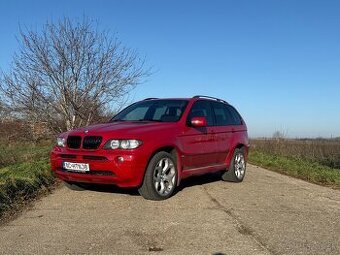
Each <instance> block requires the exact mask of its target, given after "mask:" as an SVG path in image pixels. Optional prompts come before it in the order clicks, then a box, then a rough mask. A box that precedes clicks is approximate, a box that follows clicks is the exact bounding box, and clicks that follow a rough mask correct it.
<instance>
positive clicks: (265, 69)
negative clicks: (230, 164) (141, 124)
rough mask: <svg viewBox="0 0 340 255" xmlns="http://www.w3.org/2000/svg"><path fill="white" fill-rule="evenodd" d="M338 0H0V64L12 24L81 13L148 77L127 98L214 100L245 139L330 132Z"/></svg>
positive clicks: (337, 115)
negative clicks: (225, 105)
mask: <svg viewBox="0 0 340 255" xmlns="http://www.w3.org/2000/svg"><path fill="white" fill-rule="evenodd" d="M339 13H340V1H331V0H329V1H328V0H327V1H322V0H320V1H312V0H308V1H306V0H285V1H283V0H280V1H279V0H270V1H269V0H268V1H262V0H259V1H254V0H249V1H242V0H240V1H236V0H234V1H228V0H225V1H215V0H211V1H208V0H206V1H198V0H196V1H185V0H182V1H180V0H178V1H176V0H173V1H170V0H157V1H156V0H153V1H146V0H135V1H132V0H124V1H114V0H112V1H109V0H107V1H104V0H96V1H84V0H83V1H70V0H69V1H65V0H58V1H53V2H52V1H33V0H26V1H15V0H10V1H6V0H2V1H1V2H0V24H1V26H0V67H1V68H2V69H5V70H6V69H7V68H8V67H9V64H10V62H11V59H12V56H13V54H14V52H15V51H16V50H17V47H18V43H17V41H16V38H15V37H16V35H17V34H18V30H19V25H22V26H27V27H30V28H37V29H39V28H40V27H41V26H42V24H44V23H45V22H46V20H56V19H58V18H60V17H63V16H68V17H71V18H81V17H82V16H83V15H85V16H88V17H90V18H93V19H97V20H98V21H99V27H100V28H102V29H109V30H111V31H112V32H115V33H116V35H117V37H118V38H119V39H120V40H121V41H122V42H123V43H124V44H125V45H127V46H129V47H132V48H135V49H136V50H137V51H138V52H139V54H140V55H141V56H146V59H147V64H148V65H149V66H151V67H152V68H153V70H154V74H153V75H152V76H151V77H149V78H148V79H147V80H146V82H145V83H143V84H141V85H140V86H139V87H137V88H136V89H135V90H134V91H133V92H132V94H131V100H133V101H136V100H140V99H143V98H145V97H191V96H193V95H196V94H203V95H210V96H216V97H220V98H223V99H225V100H226V101H228V102H230V103H231V104H233V105H234V106H236V108H237V109H238V110H239V111H240V112H241V114H242V115H243V117H244V119H245V120H246V122H247V124H248V128H249V134H250V136H252V137H258V136H271V135H272V134H273V132H274V131H276V130H279V131H281V132H284V133H286V134H287V136H289V137H317V136H324V137H331V136H340V15H339Z"/></svg>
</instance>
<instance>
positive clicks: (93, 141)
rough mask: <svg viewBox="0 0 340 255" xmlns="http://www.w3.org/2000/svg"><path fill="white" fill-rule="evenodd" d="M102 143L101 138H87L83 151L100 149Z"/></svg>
mask: <svg viewBox="0 0 340 255" xmlns="http://www.w3.org/2000/svg"><path fill="white" fill-rule="evenodd" d="M101 142H102V137H101V136H85V137H84V141H83V149H98V147H99V145H100V144H101Z"/></svg>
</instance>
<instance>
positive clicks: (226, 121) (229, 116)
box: [212, 102, 242, 164]
mask: <svg viewBox="0 0 340 255" xmlns="http://www.w3.org/2000/svg"><path fill="white" fill-rule="evenodd" d="M212 108H213V113H214V118H215V124H214V125H215V126H214V133H215V136H214V139H215V141H216V163H217V164H223V163H224V162H225V159H226V158H227V155H228V153H229V152H230V150H231V149H232V148H231V146H232V144H233V138H234V136H235V134H236V133H237V132H238V131H239V127H240V125H241V124H242V121H241V118H240V117H239V115H238V114H237V112H236V111H235V110H234V109H233V108H232V106H230V105H227V104H224V103H221V102H212ZM233 110H234V111H233Z"/></svg>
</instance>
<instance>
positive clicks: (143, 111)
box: [112, 100, 188, 122]
mask: <svg viewBox="0 0 340 255" xmlns="http://www.w3.org/2000/svg"><path fill="white" fill-rule="evenodd" d="M187 104H188V102H187V101H186V100H147V101H141V102H138V103H135V104H132V105H130V106H129V107H127V108H125V109H124V110H122V111H121V112H120V113H118V114H117V115H116V116H115V117H114V118H113V119H112V121H161V122H176V121H178V120H179V119H180V118H181V116H182V114H183V112H184V110H185V107H186V106H187Z"/></svg>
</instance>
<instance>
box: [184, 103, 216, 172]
mask: <svg viewBox="0 0 340 255" xmlns="http://www.w3.org/2000/svg"><path fill="white" fill-rule="evenodd" d="M193 117H205V118H206V119H207V126H206V127H201V128H195V127H192V126H191V125H190V120H191V118H193ZM213 124H214V119H213V112H212V108H211V105H210V102H209V101H207V100H199V101H197V102H195V103H194V104H193V106H192V108H191V110H190V112H189V115H188V118H187V125H186V128H185V130H184V132H183V134H182V135H181V136H180V138H179V139H180V143H181V147H182V151H183V158H182V164H183V170H190V169H195V168H201V167H207V166H211V165H215V162H216V157H215V153H216V148H215V146H216V145H215V140H214V133H213V128H214V127H213Z"/></svg>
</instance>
